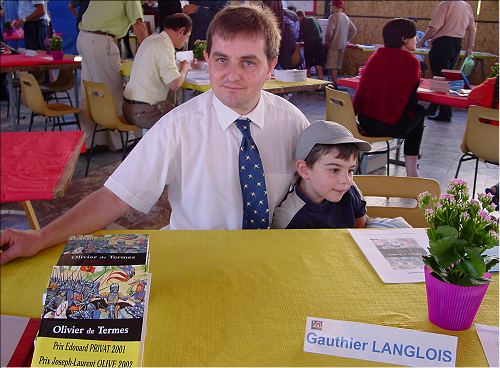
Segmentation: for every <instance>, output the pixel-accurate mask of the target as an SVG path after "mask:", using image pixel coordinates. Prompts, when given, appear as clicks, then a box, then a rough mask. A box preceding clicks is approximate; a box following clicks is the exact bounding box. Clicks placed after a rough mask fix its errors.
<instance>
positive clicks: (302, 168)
mask: <svg viewBox="0 0 500 368" xmlns="http://www.w3.org/2000/svg"><path fill="white" fill-rule="evenodd" d="M295 170H297V174H299V175H300V177H301V178H302V179H304V180H308V179H309V167H308V166H307V164H306V162H305V161H304V160H297V162H295Z"/></svg>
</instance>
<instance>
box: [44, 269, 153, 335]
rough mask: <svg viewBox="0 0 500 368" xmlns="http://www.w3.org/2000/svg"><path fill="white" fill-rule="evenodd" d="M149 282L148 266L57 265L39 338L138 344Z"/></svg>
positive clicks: (53, 271)
mask: <svg viewBox="0 0 500 368" xmlns="http://www.w3.org/2000/svg"><path fill="white" fill-rule="evenodd" d="M149 282H150V274H148V273H147V272H146V266H135V267H134V266H129V265H125V266H55V267H54V268H53V269H52V273H51V276H50V280H49V285H48V287H47V290H46V296H45V300H44V308H43V314H42V323H41V326H40V333H39V336H45V337H57V338H67V339H90V340H123V341H127V340H128V341H140V340H141V337H142V333H143V331H142V330H143V328H142V327H143V319H144V317H145V309H146V303H147V300H148V292H149Z"/></svg>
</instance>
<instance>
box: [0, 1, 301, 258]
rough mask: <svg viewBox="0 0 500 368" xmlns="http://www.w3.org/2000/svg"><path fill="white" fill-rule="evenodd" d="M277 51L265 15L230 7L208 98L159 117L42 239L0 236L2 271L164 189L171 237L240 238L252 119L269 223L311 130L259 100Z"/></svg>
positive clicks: (211, 53)
mask: <svg viewBox="0 0 500 368" xmlns="http://www.w3.org/2000/svg"><path fill="white" fill-rule="evenodd" d="M279 44H280V33H279V29H278V26H277V21H276V18H275V17H274V16H273V14H272V13H271V11H270V10H269V9H267V8H265V9H264V8H261V7H259V6H257V5H251V4H249V5H238V6H228V7H226V8H224V9H223V10H222V11H221V12H219V13H218V14H217V15H216V16H215V18H214V20H213V21H212V23H211V24H210V27H209V30H208V37H207V50H206V52H205V58H206V60H207V61H208V65H209V73H210V81H211V84H212V90H210V91H208V92H206V93H204V94H202V95H200V96H197V97H195V98H193V99H191V100H190V101H188V102H186V103H184V104H182V105H180V106H179V107H177V108H175V109H174V110H172V111H171V112H169V113H168V114H166V115H165V116H163V117H162V118H161V119H160V121H158V122H157V123H156V124H155V125H154V126H153V128H151V129H150V130H149V131H148V133H147V134H146V135H145V136H144V138H143V139H142V140H141V141H140V142H139V144H138V145H137V146H136V148H135V149H134V150H133V151H132V152H131V153H130V154H129V155H128V157H127V158H126V159H125V161H123V163H122V164H121V165H120V166H119V167H118V169H117V170H116V171H115V172H114V173H113V174H112V176H111V177H110V178H109V179H108V181H107V182H106V183H105V186H104V187H103V188H101V189H99V190H97V191H96V192H94V193H92V194H90V195H89V196H87V197H86V198H84V199H83V200H82V201H81V202H79V203H78V204H77V205H76V206H75V207H73V208H72V209H71V210H69V211H68V212H67V213H65V214H64V215H63V216H61V217H60V218H58V219H56V220H55V221H53V222H52V223H50V224H49V225H47V226H46V227H44V228H42V229H41V230H39V231H17V230H5V231H2V233H1V242H0V245H1V247H2V248H3V249H4V251H3V253H2V254H1V263H2V264H3V263H6V262H9V261H11V260H12V259H14V258H16V257H29V256H32V255H35V254H36V253H38V252H39V251H41V250H43V249H45V248H48V247H50V246H52V245H54V244H59V243H62V242H64V241H66V240H67V239H68V237H69V236H70V235H72V234H85V233H89V232H92V231H95V230H98V229H102V228H105V227H106V226H107V225H108V224H110V223H112V222H113V221H115V220H116V219H117V218H118V217H120V216H122V215H123V214H125V212H127V210H128V209H129V208H130V207H133V208H136V209H138V210H140V211H143V212H147V211H148V210H149V209H150V208H151V206H152V205H153V204H154V203H155V202H156V201H157V199H158V198H159V197H160V195H161V193H162V192H163V190H164V189H165V186H168V195H169V201H170V205H171V207H172V216H171V220H170V226H171V229H174V230H175V229H241V228H242V227H244V226H243V225H244V221H245V217H244V213H246V211H245V210H244V206H246V205H247V203H248V202H245V203H243V198H242V193H243V191H244V189H243V184H242V182H243V179H242V176H241V169H242V168H241V166H242V165H241V161H238V160H239V159H240V160H241V156H239V155H240V152H241V151H244V148H243V141H244V140H245V139H248V138H247V136H246V135H248V134H249V132H248V131H245V134H246V135H244V134H242V133H240V131H243V130H242V129H243V128H242V127H241V126H240V125H237V123H238V122H239V121H241V120H244V121H245V122H247V123H248V122H249V121H248V119H250V123H249V124H248V125H247V128H249V131H250V133H251V135H252V137H253V140H254V145H252V146H251V148H252V149H255V148H256V147H257V148H258V152H259V153H260V157H259V158H260V159H261V163H262V166H263V168H264V170H263V174H264V175H263V176H264V177H265V185H266V191H264V193H265V194H266V196H267V198H266V201H267V202H268V206H266V207H268V208H267V209H268V212H267V220H268V221H269V219H270V218H272V215H273V211H274V208H275V207H276V205H277V204H278V203H279V202H280V200H281V199H282V198H283V196H284V195H285V193H286V192H287V190H288V188H289V183H290V180H291V178H292V176H293V173H294V150H295V146H296V144H297V140H298V137H299V134H300V132H301V131H302V130H303V129H305V127H306V126H307V125H308V124H309V122H308V121H307V118H306V117H305V116H304V114H302V113H301V112H300V110H298V109H297V108H296V107H295V106H293V105H292V104H290V103H289V102H287V101H286V100H284V99H282V98H281V97H278V96H275V95H273V94H270V93H267V92H264V91H262V86H263V84H264V82H265V80H266V79H269V78H270V76H271V72H272V70H273V69H274V67H275V65H276V62H277V57H278V52H279ZM235 123H236V124H235ZM255 146H256V147H255ZM246 148H248V149H249V148H250V147H248V146H247V147H246ZM238 176H240V177H239V178H238ZM262 179H264V178H262ZM252 194H253V193H252Z"/></svg>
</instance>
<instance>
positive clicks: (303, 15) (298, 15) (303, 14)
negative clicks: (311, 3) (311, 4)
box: [295, 9, 306, 18]
mask: <svg viewBox="0 0 500 368" xmlns="http://www.w3.org/2000/svg"><path fill="white" fill-rule="evenodd" d="M295 14H297V17H299V18H304V17H305V16H306V13H304V11H303V10H302V9H299V10H297V11H296V12H295Z"/></svg>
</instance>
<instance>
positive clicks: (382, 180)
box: [354, 175, 441, 227]
mask: <svg viewBox="0 0 500 368" xmlns="http://www.w3.org/2000/svg"><path fill="white" fill-rule="evenodd" d="M354 182H355V183H356V185H357V186H358V188H359V189H360V190H361V193H362V194H363V196H364V197H365V199H366V200H367V202H368V205H367V213H368V216H370V217H388V218H394V217H398V216H401V217H403V218H404V219H405V220H406V221H407V222H408V223H409V224H410V225H411V226H413V227H427V226H428V224H427V221H425V218H424V215H423V211H422V210H421V209H420V208H418V207H417V203H416V200H417V198H418V195H419V194H420V193H422V192H425V191H429V192H430V193H431V194H432V195H434V196H439V195H440V194H441V187H440V185H439V183H438V182H437V181H436V180H434V179H427V178H412V177H403V176H382V175H355V176H354ZM368 197H382V198H384V197H385V198H384V200H385V201H386V202H387V199H389V201H390V202H391V203H390V204H391V205H390V206H382V205H378V204H373V205H372V204H370V202H371V201H370V198H368ZM391 198H392V200H390V199H391ZM401 198H404V199H401ZM405 199H412V201H408V200H405ZM403 202H404V203H403ZM408 202H412V203H408ZM403 204H404V206H403Z"/></svg>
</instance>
